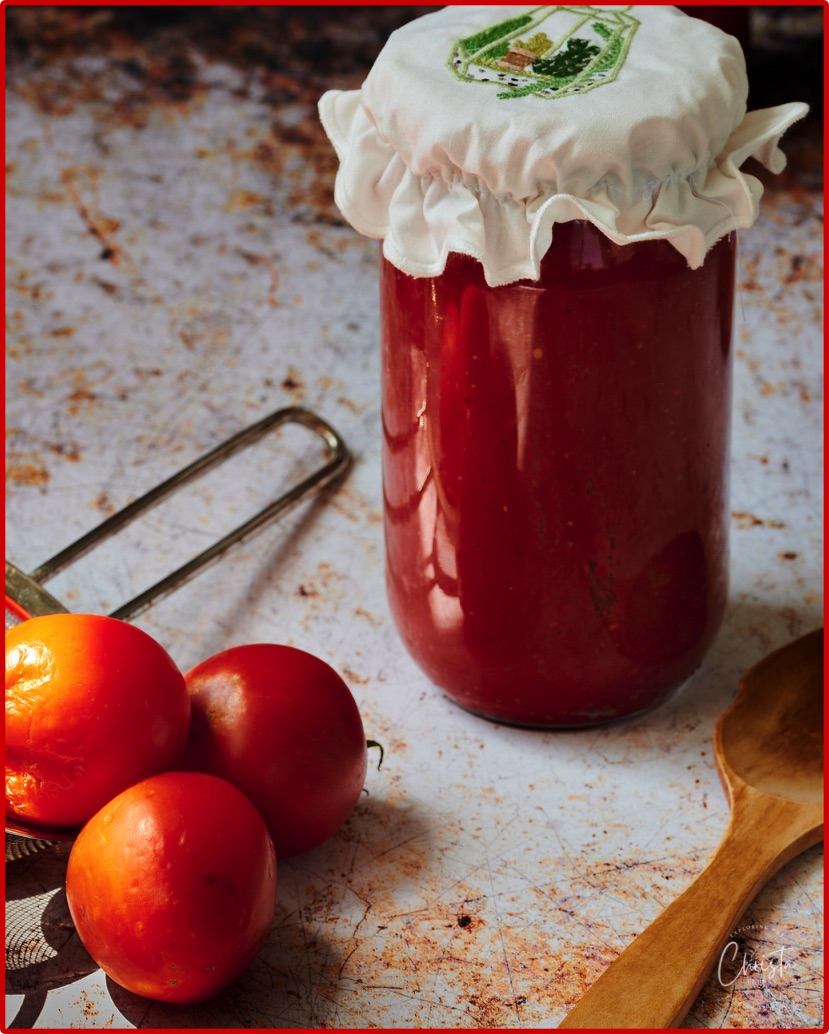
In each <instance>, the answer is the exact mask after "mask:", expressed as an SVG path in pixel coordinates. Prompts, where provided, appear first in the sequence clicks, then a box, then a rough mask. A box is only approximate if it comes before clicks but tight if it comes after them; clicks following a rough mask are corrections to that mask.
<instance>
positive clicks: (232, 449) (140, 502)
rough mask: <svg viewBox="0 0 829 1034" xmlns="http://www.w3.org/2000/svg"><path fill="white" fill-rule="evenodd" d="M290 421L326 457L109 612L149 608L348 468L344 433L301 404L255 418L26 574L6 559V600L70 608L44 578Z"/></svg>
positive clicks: (129, 613)
mask: <svg viewBox="0 0 829 1034" xmlns="http://www.w3.org/2000/svg"><path fill="white" fill-rule="evenodd" d="M286 423H296V424H302V425H303V426H305V427H307V428H309V429H310V430H312V431H314V432H315V433H316V434H317V435H318V436H319V437H320V438H322V440H323V443H324V444H325V447H326V452H327V453H328V457H327V460H326V462H325V463H324V464H323V465H322V466H320V467H318V468H317V469H316V470H314V471H312V472H311V473H310V474H308V475H307V476H306V477H305V478H303V480H302V481H299V482H298V483H297V484H296V485H294V486H293V487H292V488H289V489H288V490H287V491H286V492H284V493H283V494H282V495H280V496H279V497H278V498H277V499H275V500H274V501H273V502H271V503H269V504H268V505H267V506H265V507H264V509H262V510H260V511H259V513H257V514H255V515H254V516H253V517H251V518H250V519H249V520H247V521H245V522H244V523H243V524H241V525H239V527H237V528H236V529H235V530H233V531H231V532H229V533H228V534H227V535H225V536H223V537H222V538H220V539H219V540H218V541H216V542H214V543H213V544H212V545H211V546H208V547H207V549H205V550H204V551H203V552H201V553H199V554H198V556H195V557H193V559H192V560H189V561H188V562H187V563H186V564H182V566H181V567H179V568H177V569H176V570H175V571H173V572H172V573H171V574H168V575H166V576H165V577H164V578H162V579H161V580H160V581H158V582H156V583H155V585H152V586H150V588H149V589H145V590H144V591H143V592H141V593H139V594H138V595H137V596H135V597H133V599H131V600H129V601H128V602H127V603H125V604H123V606H121V607H118V609H117V610H114V611H113V612H112V613H111V614H110V617H114V618H120V619H122V620H126V619H127V618H131V617H135V616H136V615H137V614H140V613H141V612H142V611H144V610H146V609H147V608H148V607H149V606H150V604H151V603H154V602H155V601H156V600H159V599H162V598H163V597H164V596H167V595H169V594H170V593H171V592H172V591H173V590H174V589H177V588H178V587H179V586H180V585H183V584H184V583H185V582H186V581H189V579H190V578H192V577H193V576H194V575H195V574H196V573H197V572H199V571H201V570H202V569H203V568H205V567H207V565H208V564H210V563H212V562H213V561H215V560H217V559H218V558H219V557H221V556H223V555H224V554H225V553H226V552H227V551H228V550H229V549H230V548H231V546H234V545H236V544H237V543H240V542H243V541H244V540H245V539H247V538H249V537H250V536H251V535H253V534H254V533H255V532H257V531H259V530H260V529H261V528H264V527H265V525H267V524H269V523H270V522H271V521H273V520H275V519H276V518H277V517H280V516H281V515H282V514H284V513H286V512H287V511H288V510H290V509H291V508H292V507H294V506H296V505H298V504H299V503H300V502H302V501H303V500H304V499H306V498H307V497H308V496H309V495H311V494H312V493H314V492H316V491H318V490H320V489H321V488H323V487H324V486H325V485H327V484H329V483H330V482H331V481H333V480H334V479H335V478H337V477H338V476H339V475H340V474H342V473H344V472H345V470H346V468H347V467H348V465H349V463H350V462H351V456H350V454H349V452H348V449H347V448H346V445H345V442H344V441H343V439H342V438H341V437H340V435H339V434H338V433H337V431H335V430H334V428H333V427H332V426H331V425H330V424H329V423H328V422H327V421H325V420H323V419H322V417H320V416H318V415H317V414H316V413H314V412H312V411H311V410H309V409H304V408H303V407H301V406H287V407H285V408H283V409H278V410H276V411H275V412H273V413H271V414H270V415H269V416H266V417H264V418H263V419H262V420H259V421H258V422H257V423H255V424H251V426H250V427H247V428H245V429H243V430H242V431H239V432H238V433H237V434H235V435H233V437H231V438H228V439H227V440H226V441H224V442H222V443H221V444H220V445H217V446H216V448H215V449H211V450H210V451H209V452H206V453H205V454H204V455H203V456H200V457H199V458H198V459H196V460H194V461H193V463H191V464H190V465H189V466H187V467H184V468H183V469H182V470H180V471H179V472H178V473H177V474H173V476H172V477H170V478H168V479H167V480H166V481H162V482H161V484H159V485H156V487H155V488H152V489H150V491H149V492H147V493H146V494H145V495H142V496H140V497H139V498H138V499H136V500H134V502H132V503H130V504H129V505H128V506H125V507H124V508H123V509H122V510H119V511H118V512H117V513H115V514H113V515H112V516H111V517H109V518H107V520H105V521H103V522H102V523H101V524H99V525H98V526H97V527H95V528H93V529H92V531H90V532H88V533H87V534H86V535H82V536H81V538H79V539H77V540H76V541H75V542H73V543H72V544H71V545H69V546H67V547H66V548H65V549H63V550H61V551H60V552H59V553H56V554H55V556H53V557H52V558H51V559H49V560H47V561H45V562H44V563H42V564H41V565H40V566H39V567H38V568H37V569H36V570H34V571H32V572H30V573H29V574H24V573H23V572H22V571H21V570H20V569H19V568H17V567H15V566H14V564H10V563H9V562H8V561H6V599H7V606H8V605H9V601H11V602H12V603H13V604H16V605H17V606H18V608H20V609H22V610H23V611H25V612H26V613H27V614H29V615H32V616H35V615H37V614H53V613H57V612H59V611H65V610H66V609H67V608H66V607H64V606H63V604H62V603H60V601H58V600H57V599H55V597H54V596H52V595H50V594H49V593H48V592H47V591H46V590H45V589H44V588H43V587H42V585H41V584H40V583H41V582H43V581H45V580H46V579H48V578H51V577H52V576H53V575H56V574H57V573H58V572H59V571H62V570H63V569H64V568H65V567H68V566H69V565H70V564H71V563H74V561H76V560H78V559H79V558H80V557H82V556H83V555H84V554H85V553H88V552H89V551H90V550H91V549H94V548H95V546H97V545H98V544H99V543H101V542H103V541H104V540H105V539H108V538H109V537H110V536H112V535H114V534H115V533H116V532H118V531H120V530H121V529H122V528H123V527H125V526H126V525H127V524H129V523H130V522H131V521H134V520H135V519H136V518H137V517H139V516H141V515H142V514H143V513H146V511H147V510H150V509H151V508H152V507H153V506H155V505H156V504H158V503H160V502H161V501H162V500H163V499H166V498H167V496H169V495H171V494H172V493H173V492H175V491H176V490H177V489H179V488H181V486H182V485H185V484H187V483H188V482H190V481H193V480H195V479H196V478H198V477H201V475H203V474H205V473H207V471H209V470H212V469H213V468H214V467H217V466H218V465H219V464H221V463H223V462H224V461H225V460H227V459H229V458H230V457H231V456H234V455H235V454H236V453H237V452H240V451H241V450H242V449H245V448H247V447H248V446H250V445H253V443H254V442H256V441H258V440H259V439H260V438H262V437H263V436H264V435H265V434H267V433H268V431H270V430H272V429H273V428H275V427H279V426H281V425H282V424H286Z"/></svg>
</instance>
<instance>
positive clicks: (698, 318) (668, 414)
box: [381, 222, 734, 726]
mask: <svg viewBox="0 0 829 1034" xmlns="http://www.w3.org/2000/svg"><path fill="white" fill-rule="evenodd" d="M733 294H734V241H733V238H732V237H725V238H723V239H721V240H720V241H719V242H718V243H717V245H716V246H715V247H714V248H713V249H712V251H711V252H710V253H709V255H708V256H707V257H706V261H705V263H704V265H703V266H702V267H701V268H700V269H696V270H691V269H689V268H688V266H687V263H686V262H685V260H684V258H683V257H682V256H681V255H679V254H678V252H676V251H675V249H674V248H672V247H671V245H670V244H668V243H666V242H664V241H651V242H645V243H641V244H634V245H628V246H620V245H618V244H614V243H613V242H612V241H610V240H608V238H607V237H605V236H604V235H603V234H602V233H601V232H600V231H599V230H597V229H596V228H595V227H594V226H593V225H591V224H590V223H585V222H571V223H566V224H564V225H562V226H560V227H557V228H556V231H555V235H554V239H553V243H552V246H551V248H550V250H549V251H548V252H547V254H546V255H545V257H544V259H543V262H542V265H541V276H540V278H539V280H538V281H519V282H517V283H514V284H510V285H506V286H502V287H494V288H493V287H489V286H487V284H486V281H485V279H484V276H483V270H482V268H481V266H480V264H479V263H478V262H477V261H476V260H475V259H472V258H469V257H466V256H459V255H453V256H451V257H450V259H449V261H448V262H447V265H446V269H445V271H444V272H443V273H442V274H440V275H438V276H435V277H423V278H415V277H411V276H408V275H407V274H405V273H403V272H401V271H400V270H399V269H397V268H396V267H395V266H393V265H392V264H391V263H390V262H388V261H387V260H385V259H383V260H382V271H381V314H382V350H383V351H382V426H383V485H384V489H383V498H384V507H385V542H386V557H387V567H386V570H387V586H388V594H389V600H390V605H391V610H392V614H393V615H394V619H395V622H396V624H397V627H398V629H399V631H400V634H401V636H402V639H403V641H404V643H405V644H406V646H407V648H408V649H409V651H410V652H411V654H412V655H413V657H414V658H415V660H416V661H417V662H418V664H419V665H420V666H421V667H422V668H423V670H424V671H425V672H426V673H427V674H428V675H429V677H430V678H431V679H432V680H433V681H434V682H435V683H436V684H437V685H438V686H440V687H442V688H443V689H444V690H446V692H447V693H449V694H450V695H451V696H452V697H453V698H455V699H456V700H457V701H458V702H459V703H461V704H462V705H464V706H465V707H467V708H470V709H472V710H473V711H477V712H480V713H481V714H484V715H486V716H488V717H490V718H497V719H501V720H503V721H507V722H518V723H522V724H531V725H542V726H550V725H583V724H589V723H594V722H602V721H610V720H613V719H617V718H621V717H624V716H627V715H631V714H635V713H637V712H639V711H642V710H644V709H646V708H649V707H651V706H653V705H654V704H656V703H658V702H659V701H661V700H662V699H664V697H665V696H666V695H667V694H668V693H669V692H670V691H671V690H672V689H673V688H675V687H676V686H677V685H678V684H680V683H681V682H682V681H683V680H684V679H686V678H687V677H688V676H689V675H690V674H691V672H693V670H694V669H695V668H696V667H697V666H698V665H699V663H700V661H701V660H702V658H703V656H704V654H705V652H706V651H707V649H708V647H709V646H710V644H711V642H712V640H713V638H714V636H715V634H716V632H717V628H718V626H719V623H720V620H721V618H722V615H723V610H724V607H725V602H726V592H727V581H728V513H727V509H728V462H729V415H730V401H731V324H732V303H733Z"/></svg>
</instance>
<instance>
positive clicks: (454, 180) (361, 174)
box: [319, 5, 808, 286]
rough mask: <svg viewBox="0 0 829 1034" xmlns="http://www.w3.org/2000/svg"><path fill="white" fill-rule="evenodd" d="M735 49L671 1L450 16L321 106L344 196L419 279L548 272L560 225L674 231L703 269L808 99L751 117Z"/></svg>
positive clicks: (411, 34) (752, 200)
mask: <svg viewBox="0 0 829 1034" xmlns="http://www.w3.org/2000/svg"><path fill="white" fill-rule="evenodd" d="M747 95H748V81H747V77H746V70H745V60H744V57H743V53H742V50H741V48H740V45H739V43H738V42H737V41H736V40H735V39H734V38H733V37H731V36H728V35H726V34H725V33H724V32H721V31H720V30H719V29H717V28H715V27H713V26H711V25H709V24H707V23H706V22H703V21H701V20H699V19H697V18H692V17H689V16H687V15H685V14H684V13H682V12H681V11H679V10H678V9H677V8H675V7H665V6H634V7H592V6H591V7H587V6H543V7H522V6H512V5H509V6H455V7H446V8H443V9H442V10H440V11H438V12H436V13H434V14H429V15H426V16H424V17H421V18H418V19H415V20H414V21H412V22H410V23H408V24H407V25H405V26H404V27H403V28H401V29H398V30H397V31H396V32H394V33H392V35H391V36H390V37H389V40H388V42H387V43H386V45H385V47H384V48H383V50H382V52H381V53H380V55H379V56H378V58H377V60H376V62H375V64H374V66H373V68H372V69H371V71H370V72H369V74H368V77H367V78H366V80H365V82H364V83H363V86H362V88H361V89H359V90H350V91H341V90H332V91H329V92H328V93H326V94H325V95H324V96H323V97H322V98H321V100H320V104H319V111H320V117H321V120H322V124H323V126H324V128H325V130H326V132H327V134H328V136H329V137H330V139H331V142H332V143H333V145H334V148H335V149H336V151H337V155H338V157H339V160H340V167H339V171H338V174H337V179H336V187H335V199H336V202H337V205H338V207H339V208H340V210H341V211H342V213H343V215H344V216H345V218H346V219H347V220H348V221H349V222H350V223H351V225H352V226H353V227H354V228H355V229H357V230H358V231H360V232H361V233H363V234H366V235H367V236H369V237H377V238H382V239H383V250H384V254H385V255H386V257H387V258H388V259H389V260H390V261H391V262H392V263H394V265H396V266H397V267H398V268H400V269H401V270H403V271H404V272H406V273H409V274H411V275H412V276H434V275H437V274H438V273H440V272H442V271H443V268H444V265H445V262H446V258H447V255H448V254H449V253H450V252H453V251H457V252H462V253H464V254H467V255H472V256H474V257H475V258H477V259H478V260H479V261H480V262H481V263H482V264H483V266H484V269H485V274H486V278H487V281H488V282H489V283H490V284H491V285H492V286H497V285H499V284H505V283H509V282H511V281H514V280H517V279H522V278H529V279H537V278H538V275H539V265H540V262H541V259H542V258H543V256H544V254H545V252H546V251H547V249H548V248H549V246H550V242H551V240H552V235H553V233H554V227H555V224H556V223H559V222H567V221H569V220H572V219H585V220H589V221H590V222H592V223H594V224H595V225H596V226H597V227H598V228H599V229H600V230H602V232H603V233H605V234H606V235H607V236H608V237H610V238H611V239H612V240H614V241H617V242H619V243H621V244H626V243H630V242H634V241H641V240H650V239H654V238H665V239H667V240H669V241H670V242H671V244H673V246H674V247H675V248H677V250H678V251H680V252H681V253H682V254H683V255H684V256H685V257H686V259H687V261H688V264H689V265H690V266H691V267H697V266H700V265H701V264H702V262H703V260H704V257H705V253H706V251H707V250H708V248H709V247H710V246H711V245H712V244H713V243H714V242H715V241H716V240H717V239H718V238H719V237H721V236H723V235H724V234H726V233H728V232H730V231H731V230H733V229H735V228H742V227H747V226H750V225H751V224H752V223H753V222H754V220H755V219H756V217H757V212H758V202H759V199H760V195H761V193H762V187H761V184H760V183H759V181H758V180H757V179H756V178H755V177H753V176H750V175H747V174H745V173H743V172H742V171H741V166H742V165H743V163H744V162H745V161H746V159H747V158H749V157H750V156H753V157H755V158H757V159H759V160H760V161H761V162H762V163H763V164H764V165H765V166H766V167H767V168H769V169H771V170H772V171H774V172H779V171H781V170H782V168H783V167H784V165H785V157H784V155H783V153H782V152H781V151H780V149H779V147H778V141H779V139H780V136H781V135H782V134H783V133H784V132H785V130H786V129H787V128H788V127H789V126H790V125H791V124H792V123H793V122H795V121H796V120H797V119H799V118H801V117H802V116H803V115H805V114H806V112H807V110H808V108H807V106H806V105H805V104H798V103H794V104H784V105H780V106H778V107H775V108H768V109H765V110H762V111H754V112H750V113H748V114H747V113H746V102H747Z"/></svg>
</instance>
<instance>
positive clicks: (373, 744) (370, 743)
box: [366, 740, 386, 772]
mask: <svg viewBox="0 0 829 1034" xmlns="http://www.w3.org/2000/svg"><path fill="white" fill-rule="evenodd" d="M366 747H377V748H378V749H379V751H380V760H379V761H378V762H377V771H378V772H379V771H380V766H381V765H382V764H383V758H384V757H385V756H386V752H385V750H383V744H382V743H378V742H377V740H366Z"/></svg>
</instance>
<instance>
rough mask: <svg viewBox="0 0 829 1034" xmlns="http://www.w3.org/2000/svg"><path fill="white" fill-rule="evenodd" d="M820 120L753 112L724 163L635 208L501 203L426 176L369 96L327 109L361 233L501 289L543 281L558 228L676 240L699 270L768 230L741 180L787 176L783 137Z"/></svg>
mask: <svg viewBox="0 0 829 1034" xmlns="http://www.w3.org/2000/svg"><path fill="white" fill-rule="evenodd" d="M808 110H809V108H808V105H806V104H801V103H792V104H782V105H778V106H777V107H774V108H765V109H762V110H757V111H752V112H749V113H748V114H747V115H746V116H745V118H744V119H743V121H742V122H741V123H740V125H739V126H738V127H737V128H736V129H735V130H734V132H733V133H732V134H731V136H730V137H729V139H728V141H727V143H726V145H725V147H724V148H723V150H722V151H721V153H720V154H719V155H717V157H716V158H715V159H714V160H713V161H711V162H709V163H708V164H706V165H705V166H703V167H701V168H699V169H697V170H695V172H694V173H693V174H691V175H690V176H688V177H683V178H681V179H671V180H668V181H661V182H652V181H651V182H643V183H641V184H640V185H639V190H638V192H637V197H636V198H635V199H634V200H633V203H631V201H630V199H629V198H626V199H625V202H624V203H623V205H622V206H621V207H620V205H619V204H618V203H617V201H614V197H613V189H612V185H610V184H607V183H600V184H598V185H597V186H596V187H594V188H593V190H592V191H591V192H590V194H589V195H588V196H585V197H577V196H575V195H573V194H564V193H552V194H548V195H546V196H545V195H539V196H538V197H534V198H529V199H523V198H504V197H496V196H494V195H493V194H491V193H488V192H487V191H485V190H482V189H477V188H473V187H472V186H470V185H469V183H468V182H463V181H462V180H461V179H460V178H458V179H449V178H444V177H443V176H441V175H434V176H421V175H415V174H413V173H412V172H411V171H410V169H409V168H408V166H407V164H406V162H405V161H404V159H403V158H402V157H401V155H400V154H399V153H398V152H397V151H396V150H395V148H394V147H393V146H392V145H391V143H389V141H388V140H386V139H385V138H384V137H383V136H382V134H381V133H380V132H379V131H378V129H377V127H376V126H375V124H374V122H373V121H372V120H371V118H370V116H369V114H368V112H367V111H366V110H365V108H364V107H363V105H362V102H361V93H360V91H359V90H348V91H344V90H329V91H328V92H327V93H325V94H323V96H322V97H321V98H320V101H319V115H320V120H321V122H322V125H323V128H324V129H325V131H326V133H327V134H328V137H329V139H330V140H331V143H332V144H333V146H334V149H335V151H336V152H337V157H338V158H339V161H340V167H339V170H338V172H337V177H336V181H335V188H334V200H335V202H336V204H337V207H338V208H339V209H340V211H341V212H342V214H343V216H344V217H345V218H346V219H347V220H348V222H349V223H350V224H351V226H353V227H354V229H355V230H357V231H358V232H359V233H362V234H364V235H365V236H367V237H374V238H378V239H381V240H382V241H383V254H384V255H385V257H386V258H387V259H388V260H389V261H390V262H391V263H392V264H393V265H395V266H397V268H398V269H400V270H402V271H403V272H404V273H408V274H409V275H410V276H415V277H424V276H437V275H438V274H440V273H442V272H443V270H444V268H445V265H446V261H447V258H448V256H449V254H450V253H452V252H460V253H461V254H464V255H470V256H472V257H473V258H476V259H478V261H479V262H480V263H481V264H482V265H483V267H484V273H485V276H486V280H487V283H488V284H489V285H490V286H492V287H498V286H501V285H503V284H508V283H512V282H514V281H515V280H522V279H529V280H537V279H538V277H539V273H540V265H541V260H542V258H543V257H544V255H545V253H546V252H547V249H548V248H549V246H550V243H551V241H552V237H553V227H554V226H555V224H556V223H563V222H569V221H571V220H573V219H583V220H587V221H588V222H591V223H593V225H594V226H596V227H597V228H598V229H599V230H601V232H602V233H604V234H606V236H608V237H609V238H610V239H611V240H613V241H616V242H617V243H619V244H632V243H635V242H637V241H646V240H667V241H669V242H670V244H672V245H673V247H675V248H676V249H677V251H679V252H680V253H681V254H682V255H683V256H684V257H685V259H686V261H687V263H688V265H689V266H690V267H691V268H692V269H696V268H698V267H699V266H701V265H702V263H703V261H704V259H705V255H706V253H707V251H708V249H709V248H710V247H711V246H712V245H713V244H714V243H715V242H716V241H717V240H718V239H719V238H720V237H722V236H724V235H725V234H727V233H730V232H731V231H732V230H738V229H745V228H747V227H749V226H751V225H752V224H753V223H754V222H755V220H756V219H757V215H758V212H759V201H760V197H761V196H762V193H763V187H762V184H761V183H760V181H759V180H758V179H756V178H755V177H754V176H751V175H748V174H746V173H743V172H741V166H742V165H743V163H744V162H745V161H746V160H747V159H748V158H749V157H753V158H756V159H757V160H758V161H760V162H761V163H762V164H763V165H764V166H765V167H766V168H767V169H769V170H770V171H771V172H774V173H778V172H781V171H782V170H783V168H785V165H786V157H785V155H784V153H783V152H782V151H781V150H780V148H779V146H778V145H779V141H780V138H781V137H782V136H783V134H784V133H785V132H786V130H787V129H788V128H789V127H790V126H791V125H793V124H794V123H795V122H797V121H798V120H799V119H801V118H803V116H804V115H806V113H807V112H808Z"/></svg>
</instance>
